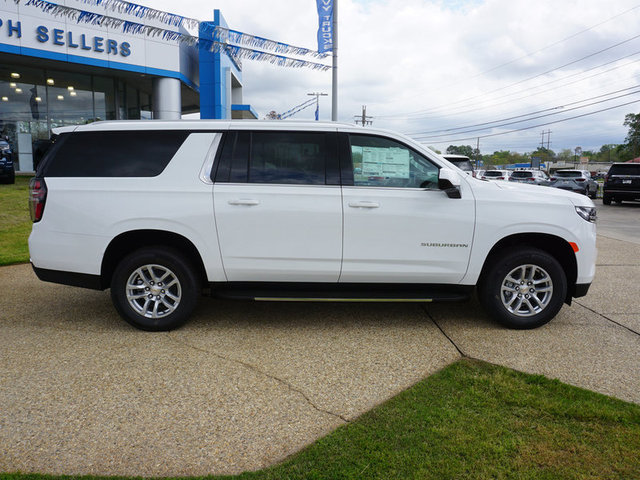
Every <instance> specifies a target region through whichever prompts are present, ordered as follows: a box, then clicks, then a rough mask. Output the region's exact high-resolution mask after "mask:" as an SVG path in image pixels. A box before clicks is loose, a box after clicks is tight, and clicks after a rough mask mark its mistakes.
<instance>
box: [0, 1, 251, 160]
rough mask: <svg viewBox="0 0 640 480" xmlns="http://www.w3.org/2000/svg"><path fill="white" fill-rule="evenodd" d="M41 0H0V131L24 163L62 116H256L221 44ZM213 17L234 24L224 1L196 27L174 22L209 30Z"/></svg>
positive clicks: (101, 9) (35, 155) (124, 16)
mask: <svg viewBox="0 0 640 480" xmlns="http://www.w3.org/2000/svg"><path fill="white" fill-rule="evenodd" d="M44 3H45V4H47V5H63V6H65V7H66V8H69V9H77V11H78V12H82V15H89V16H90V15H95V16H105V17H110V18H115V17H117V19H118V21H119V22H122V21H125V22H129V23H128V24H129V25H134V26H135V27H138V28H139V27H141V25H144V26H148V27H152V28H153V27H155V28H157V29H158V31H161V30H162V31H166V29H167V28H169V27H167V23H166V18H164V20H165V21H164V22H162V21H161V20H159V19H158V18H153V17H149V16H147V17H145V18H141V17H140V15H136V12H130V13H128V12H127V11H126V10H124V11H116V12H114V11H113V10H112V9H107V7H106V6H102V5H101V4H100V2H86V1H83V0H61V1H60V2H58V4H53V3H49V2H44ZM106 3H107V2H105V4H106ZM96 4H97V5H96ZM42 5H43V4H42V3H40V4H38V2H33V1H22V2H18V3H15V2H14V1H0V135H2V136H7V137H8V138H9V143H10V144H11V146H12V148H13V150H14V152H16V153H17V155H15V156H14V158H15V160H16V166H17V170H18V171H32V170H33V165H34V162H37V161H38V159H39V156H40V155H41V154H42V149H43V145H44V144H46V140H48V139H49V136H50V132H51V129H52V128H55V127H60V126H64V125H77V124H83V123H89V122H94V121H98V120H120V119H151V118H157V119H175V118H180V116H181V115H182V114H186V113H196V112H200V116H201V118H221V119H230V118H257V115H256V113H255V112H254V110H253V109H252V108H251V106H250V105H247V104H245V103H243V100H242V65H241V63H240V61H239V60H237V59H236V58H233V57H231V56H229V55H227V54H226V53H224V51H222V52H220V51H215V50H213V51H212V50H211V49H207V48H198V47H197V46H190V45H189V44H188V43H186V42H182V43H181V42H175V41H170V40H167V39H164V38H162V36H161V35H156V36H154V35H141V34H140V32H139V31H138V32H136V31H135V30H136V28H131V29H129V30H127V29H123V28H115V27H114V26H113V23H112V24H111V27H108V26H104V25H97V24H92V23H90V22H89V23H86V22H79V21H78V20H77V17H74V16H73V15H71V16H65V15H59V14H55V11H54V10H51V9H49V10H47V9H46V8H42ZM141 8H144V7H141ZM166 15H168V16H170V17H171V14H168V13H167V14H166ZM176 17H177V16H176ZM104 23H105V24H106V23H108V22H104ZM215 26H221V27H225V28H226V27H227V25H226V22H225V20H224V18H223V16H222V15H221V13H220V11H219V10H215V11H214V12H213V20H212V21H210V22H200V24H199V26H198V27H197V29H196V31H195V32H190V31H188V30H187V29H185V27H183V26H180V25H178V26H175V27H172V30H175V31H176V32H180V33H183V34H184V35H188V36H190V37H193V36H196V37H199V38H207V37H209V38H210V37H211V33H209V32H211V31H212V27H215ZM125 31H128V32H129V33H124V32H125Z"/></svg>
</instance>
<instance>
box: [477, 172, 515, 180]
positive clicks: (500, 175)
mask: <svg viewBox="0 0 640 480" xmlns="http://www.w3.org/2000/svg"><path fill="white" fill-rule="evenodd" d="M510 176H511V172H510V171H509V170H487V171H485V172H484V173H483V174H482V176H481V177H480V178H482V179H483V180H509V177H510Z"/></svg>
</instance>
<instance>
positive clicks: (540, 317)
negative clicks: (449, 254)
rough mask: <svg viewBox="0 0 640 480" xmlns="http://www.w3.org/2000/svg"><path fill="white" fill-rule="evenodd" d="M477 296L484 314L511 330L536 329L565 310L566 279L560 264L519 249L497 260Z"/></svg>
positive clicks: (535, 251) (531, 250)
mask: <svg viewBox="0 0 640 480" xmlns="http://www.w3.org/2000/svg"><path fill="white" fill-rule="evenodd" d="M495 260H496V261H495V264H494V265H492V266H490V267H489V269H488V271H487V272H486V273H485V274H484V276H483V278H482V280H481V282H480V285H479V288H478V293H479V297H480V302H481V303H482V305H483V306H484V308H485V310H486V311H487V312H488V313H489V315H491V317H493V318H494V319H495V320H497V321H498V322H500V323H501V324H502V325H504V326H506V327H509V328H516V329H529V328H536V327H539V326H541V325H544V324H545V323H547V322H549V321H550V320H551V319H552V318H553V317H555V316H556V314H557V313H558V312H559V311H560V309H561V308H562V304H563V303H564V300H565V297H566V295H567V278H566V275H565V273H564V270H563V269H562V266H561V265H560V263H559V262H558V261H557V260H556V259H555V258H554V257H552V256H551V255H549V254H548V253H546V252H544V251H542V250H538V249H536V248H528V247H527V248H519V249H512V250H510V251H508V252H507V253H506V254H505V255H504V256H502V257H501V258H499V259H498V258H496V259H495Z"/></svg>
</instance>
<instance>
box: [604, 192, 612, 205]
mask: <svg viewBox="0 0 640 480" xmlns="http://www.w3.org/2000/svg"><path fill="white" fill-rule="evenodd" d="M602 204H603V205H611V196H609V195H607V194H606V193H604V194H602Z"/></svg>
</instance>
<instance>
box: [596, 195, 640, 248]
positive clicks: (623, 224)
mask: <svg viewBox="0 0 640 480" xmlns="http://www.w3.org/2000/svg"><path fill="white" fill-rule="evenodd" d="M594 202H595V204H596V207H597V209H598V234H600V235H603V236H605V237H609V238H616V239H618V240H624V241H627V242H633V243H640V202H622V203H621V204H616V203H612V204H611V205H603V204H602V199H598V200H595V201H594Z"/></svg>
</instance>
